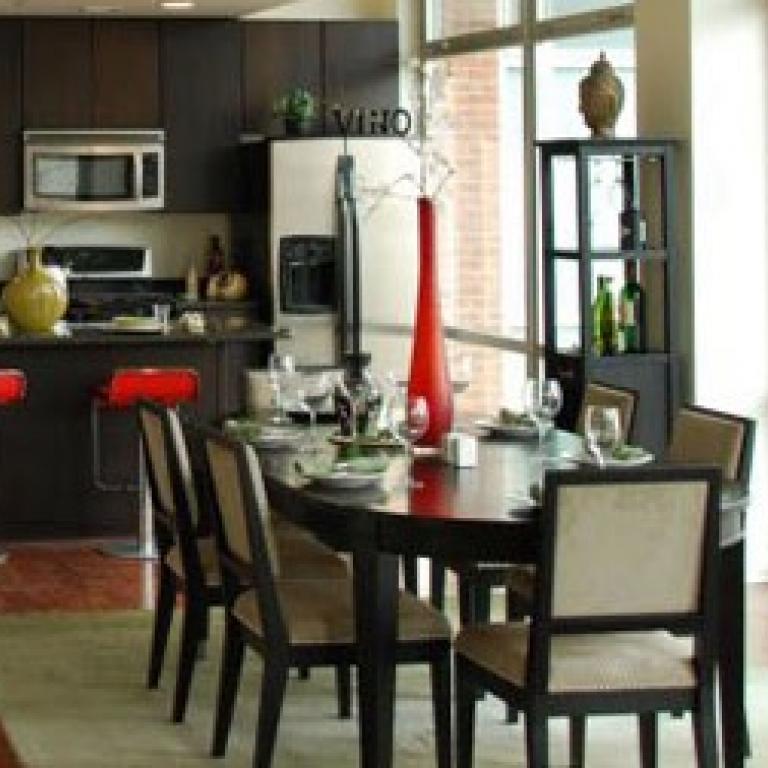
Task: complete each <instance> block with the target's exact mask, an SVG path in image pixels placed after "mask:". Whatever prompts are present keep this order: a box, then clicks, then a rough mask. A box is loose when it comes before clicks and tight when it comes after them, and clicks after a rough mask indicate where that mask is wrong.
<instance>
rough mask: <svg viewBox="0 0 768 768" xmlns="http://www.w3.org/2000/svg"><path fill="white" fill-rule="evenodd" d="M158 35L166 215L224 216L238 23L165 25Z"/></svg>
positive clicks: (236, 97)
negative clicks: (207, 212)
mask: <svg viewBox="0 0 768 768" xmlns="http://www.w3.org/2000/svg"><path fill="white" fill-rule="evenodd" d="M161 30H162V44H161V50H162V54H161V56H162V72H163V86H162V88H163V90H162V94H163V119H164V123H165V130H166V210H169V211H177V212H185V213H192V212H203V211H211V212H214V211H229V210H231V209H232V207H233V206H234V203H235V188H236V172H237V147H238V141H239V137H240V129H241V120H242V108H241V57H240V50H241V45H240V42H241V37H240V33H241V30H240V25H239V24H238V23H237V22H232V21H206V22H205V23H200V22H196V21H168V22H162V26H161Z"/></svg>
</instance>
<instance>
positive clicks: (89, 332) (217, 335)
mask: <svg viewBox="0 0 768 768" xmlns="http://www.w3.org/2000/svg"><path fill="white" fill-rule="evenodd" d="M283 336H284V333H283V332H281V331H276V330H275V329H274V328H272V327H270V326H268V325H258V324H253V325H248V326H246V327H244V328H239V329H232V330H210V331H206V332H205V333H189V332H187V331H183V330H179V329H173V330H171V331H170V332H169V333H137V332H135V331H133V332H128V331H115V330H102V329H96V328H77V329H74V330H71V331H69V332H68V333H65V334H27V333H13V334H11V335H10V336H0V349H12V348H14V347H15V348H28V347H81V346H104V345H107V346H118V345H131V346H136V345H144V346H147V345H151V346H158V345H167V344H198V345H206V344H223V343H227V342H243V341H268V340H271V339H277V338H282V337H283Z"/></svg>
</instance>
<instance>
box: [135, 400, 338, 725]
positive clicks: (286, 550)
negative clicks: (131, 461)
mask: <svg viewBox="0 0 768 768" xmlns="http://www.w3.org/2000/svg"><path fill="white" fill-rule="evenodd" d="M138 415H139V429H140V434H141V439H142V445H143V448H144V455H145V456H146V457H147V469H148V472H147V474H148V479H149V485H150V492H151V497H152V510H153V517H154V519H153V522H154V531H155V539H156V544H157V550H158V554H159V578H158V594H157V601H156V606H155V617H154V627H153V633H152V643H151V649H150V662H149V671H148V675H147V685H148V686H149V687H150V688H156V687H157V686H158V684H159V682H160V674H161V670H162V665H163V657H164V655H165V647H166V644H167V640H168V634H169V630H170V625H171V620H172V617H173V609H174V606H175V604H176V595H177V593H178V592H183V593H184V596H185V601H184V605H185V610H184V619H183V627H182V633H181V648H180V652H179V662H178V669H177V680H176V688H175V693H174V702H173V711H172V719H173V721H174V722H180V721H181V720H183V719H184V714H185V710H186V704H187V699H188V697H189V688H190V684H191V681H192V674H193V671H194V666H195V661H196V659H197V656H198V650H199V648H200V644H201V643H202V642H203V641H204V640H205V638H206V637H207V633H208V610H209V608H210V607H211V606H216V605H222V604H223V593H222V589H221V575H220V572H219V564H218V556H217V552H216V545H215V540H214V537H213V532H212V524H211V520H210V505H211V495H210V488H209V484H208V483H207V480H208V477H207V474H206V469H207V467H206V465H205V463H204V461H203V462H201V461H200V458H201V457H200V454H199V451H198V452H197V453H196V452H195V450H194V446H191V445H190V444H189V443H188V441H187V439H186V436H185V433H184V429H183V427H182V424H181V421H180V419H179V415H178V413H177V412H176V411H175V410H174V409H172V408H167V407H165V406H162V405H159V404H157V403H154V402H149V401H141V402H140V403H139V405H138ZM280 530H281V535H280V536H279V538H278V549H279V553H280V557H281V561H282V562H283V563H284V570H286V572H288V573H290V574H291V575H292V576H295V577H296V578H313V577H315V576H317V575H321V576H323V577H325V578H346V577H347V567H346V564H345V563H344V562H343V561H342V560H341V559H340V558H338V557H337V556H336V554H335V553H334V552H333V551H332V550H330V549H328V548H327V547H325V546H323V545H322V544H320V542H317V541H314V540H312V539H311V537H309V536H306V535H303V534H302V535H300V534H299V533H298V532H297V531H296V532H295V531H294V530H293V527H292V526H288V525H287V524H286V525H285V526H284V527H281V529H280ZM340 677H341V680H340V686H339V713H340V716H348V714H349V698H350V693H349V682H348V678H349V675H348V671H345V670H342V671H341V673H340Z"/></svg>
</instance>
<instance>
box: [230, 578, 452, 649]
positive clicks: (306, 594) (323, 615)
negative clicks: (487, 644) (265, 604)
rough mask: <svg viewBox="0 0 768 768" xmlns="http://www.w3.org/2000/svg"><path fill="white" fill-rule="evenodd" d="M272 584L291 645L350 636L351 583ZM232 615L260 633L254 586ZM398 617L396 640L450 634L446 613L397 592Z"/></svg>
mask: <svg viewBox="0 0 768 768" xmlns="http://www.w3.org/2000/svg"><path fill="white" fill-rule="evenodd" d="M275 586H276V589H277V594H278V597H279V600H280V606H281V608H282V611H283V617H284V619H285V623H286V627H287V630H288V638H289V641H290V643H291V644H292V645H330V644H351V643H353V642H354V641H355V627H354V605H353V601H352V584H351V582H349V581H346V582H340V581H338V580H337V581H331V580H320V579H313V580H306V581H299V580H291V581H286V580H281V581H278V582H277V583H276V585H275ZM233 614H234V615H235V617H236V618H238V619H239V620H240V621H241V622H242V623H243V624H244V625H245V626H246V627H248V628H249V629H250V630H251V631H252V632H254V633H255V634H257V635H261V634H262V628H261V614H260V611H259V605H258V602H257V599H256V592H255V590H252V589H251V590H248V591H246V592H244V593H243V594H242V595H240V597H238V598H237V600H236V601H235V605H234V607H233ZM398 621H399V625H398V626H399V631H398V638H399V640H400V641H417V640H442V639H449V638H450V636H451V630H450V627H449V625H448V621H447V620H446V618H445V616H443V614H442V613H440V612H439V611H437V610H435V609H434V608H432V607H431V606H429V605H426V603H423V602H421V601H420V600H417V599H416V598H415V597H413V596H412V595H410V594H408V593H401V594H400V599H399V604H398Z"/></svg>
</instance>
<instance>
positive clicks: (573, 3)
mask: <svg viewBox="0 0 768 768" xmlns="http://www.w3.org/2000/svg"><path fill="white" fill-rule="evenodd" d="M633 2H634V0H538V4H537V13H538V18H540V19H552V18H555V17H557V16H570V15H572V14H574V13H584V12H585V11H602V10H605V9H606V8H613V7H616V6H619V5H632V4H633Z"/></svg>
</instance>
